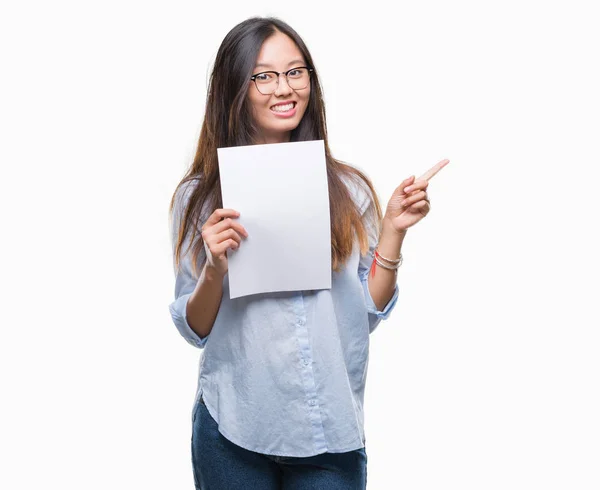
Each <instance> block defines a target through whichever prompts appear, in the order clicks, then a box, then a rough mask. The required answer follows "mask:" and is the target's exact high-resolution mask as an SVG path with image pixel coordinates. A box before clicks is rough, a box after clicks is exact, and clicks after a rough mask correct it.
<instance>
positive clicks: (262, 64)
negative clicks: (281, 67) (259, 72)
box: [254, 60, 304, 68]
mask: <svg viewBox="0 0 600 490" xmlns="http://www.w3.org/2000/svg"><path fill="white" fill-rule="evenodd" d="M297 63H300V64H304V60H292V61H290V62H289V63H288V66H290V65H295V64H297ZM259 66H264V67H265V68H273V65H269V64H268V63H257V64H256V65H255V66H254V68H258V67H259Z"/></svg>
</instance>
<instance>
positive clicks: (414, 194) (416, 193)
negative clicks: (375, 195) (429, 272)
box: [383, 159, 450, 233]
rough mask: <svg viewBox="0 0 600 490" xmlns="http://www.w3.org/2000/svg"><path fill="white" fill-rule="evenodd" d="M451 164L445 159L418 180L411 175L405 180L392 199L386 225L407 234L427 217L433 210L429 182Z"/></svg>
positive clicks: (384, 220) (387, 211) (385, 220)
mask: <svg viewBox="0 0 600 490" xmlns="http://www.w3.org/2000/svg"><path fill="white" fill-rule="evenodd" d="M449 162H450V160H448V159H444V160H442V161H440V162H439V163H437V164H436V165H434V166H433V167H431V168H430V169H429V170H428V171H427V172H425V173H424V174H423V175H421V177H419V178H418V179H416V180H414V175H411V176H410V177H409V178H408V179H406V180H404V181H403V182H402V183H401V184H400V185H399V186H398V187H397V188H396V190H395V191H394V193H393V194H392V197H391V198H390V202H389V203H388V205H387V209H386V211H385V216H384V218H383V222H384V225H386V223H389V225H390V226H391V227H392V229H393V230H394V231H395V232H397V233H406V230H407V229H408V228H410V227H411V226H413V225H414V224H416V223H418V222H419V221H421V220H422V219H423V218H424V217H425V216H427V214H428V213H429V210H430V209H431V206H430V203H429V196H428V194H427V186H428V185H429V180H430V179H431V178H432V177H433V176H434V175H435V174H437V173H438V172H439V171H440V170H441V169H442V168H444V167H445V166H446V165H447V164H448V163H449Z"/></svg>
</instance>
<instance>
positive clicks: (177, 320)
mask: <svg viewBox="0 0 600 490" xmlns="http://www.w3.org/2000/svg"><path fill="white" fill-rule="evenodd" d="M189 190H190V188H189V186H186V187H185V188H184V189H182V190H181V192H180V195H178V196H177V198H176V200H175V205H174V208H173V220H172V228H171V232H172V244H173V251H174V250H175V240H176V238H177V235H178V231H179V224H180V219H181V215H182V211H183V209H184V205H185V203H186V200H187V195H188V194H189V192H188V191H189ZM188 247H189V238H186V241H185V242H184V244H183V250H185V251H186V252H187V253H185V254H184V255H183V256H182V257H181V261H180V267H179V270H177V271H176V275H175V301H173V302H172V303H171V304H170V305H169V311H170V313H171V317H172V319H173V323H174V324H175V326H176V327H177V330H178V331H179V333H180V334H181V335H182V336H183V338H184V339H185V340H186V341H187V342H188V343H190V344H191V345H193V346H195V347H198V348H203V347H204V346H205V344H206V342H207V340H208V335H209V333H210V331H211V330H212V327H213V324H214V322H215V319H216V317H217V313H218V311H219V307H220V304H221V299H222V296H223V277H224V276H222V275H220V274H219V273H218V272H216V271H214V270H213V268H212V267H209V266H208V265H207V264H206V263H205V266H204V268H203V269H202V272H201V274H200V277H199V278H197V279H196V278H195V277H194V276H193V273H192V261H191V251H190V250H189V248H188ZM205 257H206V254H205V252H204V250H201V251H200V254H199V255H198V261H199V263H201V261H203V260H205Z"/></svg>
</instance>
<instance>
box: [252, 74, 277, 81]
mask: <svg viewBox="0 0 600 490" xmlns="http://www.w3.org/2000/svg"><path fill="white" fill-rule="evenodd" d="M272 79H273V74H272V73H259V74H258V75H256V80H258V81H259V82H268V81H269V80H272Z"/></svg>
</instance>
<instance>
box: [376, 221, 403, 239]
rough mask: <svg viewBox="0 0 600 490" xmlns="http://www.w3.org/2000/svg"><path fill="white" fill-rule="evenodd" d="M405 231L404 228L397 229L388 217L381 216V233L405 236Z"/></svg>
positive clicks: (398, 236) (399, 236)
mask: <svg viewBox="0 0 600 490" xmlns="http://www.w3.org/2000/svg"><path fill="white" fill-rule="evenodd" d="M406 231H407V230H406V229H402V230H397V229H396V228H395V227H394V225H393V224H392V222H391V220H390V219H389V218H383V222H382V227H381V233H382V235H386V236H392V237H396V238H404V237H405V236H406Z"/></svg>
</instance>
